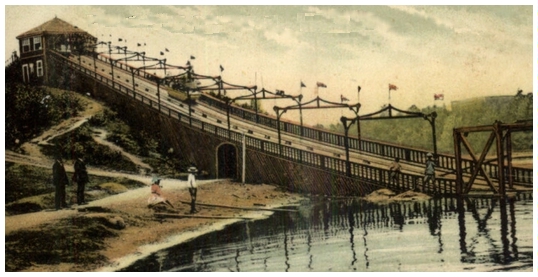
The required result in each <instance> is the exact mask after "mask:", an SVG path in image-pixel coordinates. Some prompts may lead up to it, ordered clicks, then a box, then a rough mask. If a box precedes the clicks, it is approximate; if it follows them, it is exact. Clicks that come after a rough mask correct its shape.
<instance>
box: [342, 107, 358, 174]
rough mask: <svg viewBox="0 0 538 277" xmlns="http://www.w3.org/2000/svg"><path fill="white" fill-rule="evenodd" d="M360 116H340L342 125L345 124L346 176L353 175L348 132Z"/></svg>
mask: <svg viewBox="0 0 538 277" xmlns="http://www.w3.org/2000/svg"><path fill="white" fill-rule="evenodd" d="M358 119H359V117H358V116H357V117H355V118H353V119H351V118H347V117H345V116H342V117H340V121H341V122H342V125H344V130H345V138H344V147H345V148H346V176H347V177H351V163H350V162H349V142H348V133H349V127H351V125H353V123H355V121H357V120H358Z"/></svg>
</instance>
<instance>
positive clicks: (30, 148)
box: [6, 93, 153, 172]
mask: <svg viewBox="0 0 538 277" xmlns="http://www.w3.org/2000/svg"><path fill="white" fill-rule="evenodd" d="M73 95H74V96H75V97H78V98H79V99H80V101H81V102H82V103H83V104H84V110H83V111H82V112H81V113H80V114H79V116H76V117H72V118H69V119H66V120H64V121H62V122H60V123H59V124H57V125H55V126H53V127H51V128H50V129H48V130H46V131H44V132H43V133H42V134H41V135H39V136H38V137H36V138H34V139H32V140H31V141H30V142H26V143H24V144H23V145H21V149H22V150H23V151H24V153H25V154H26V155H25V156H27V158H24V157H22V156H21V155H18V154H16V153H15V152H13V151H7V150H6V161H12V162H18V163H23V164H29V165H34V164H33V163H32V162H37V163H38V166H44V165H46V166H47V167H52V164H53V161H52V160H51V159H49V158H48V157H47V156H45V155H43V153H42V152H41V146H43V145H50V144H49V142H50V141H51V140H52V139H54V138H55V137H58V136H61V135H64V134H66V133H69V132H72V131H73V130H75V129H77V128H79V127H80V126H81V125H82V124H84V123H85V122H86V121H87V120H88V119H89V118H91V117H92V116H94V115H96V114H98V113H100V112H102V111H103V109H104V107H103V105H102V104H101V103H99V102H98V101H95V100H93V99H92V98H90V97H87V96H84V95H80V94H77V93H73ZM92 131H93V133H94V134H95V135H94V136H93V138H94V140H95V142H97V143H99V144H102V145H105V146H107V147H109V148H111V149H113V150H114V151H119V152H121V153H122V155H124V156H125V157H127V158H128V159H129V160H131V161H132V162H133V163H134V164H135V165H138V166H139V167H140V168H142V169H144V172H151V171H153V168H152V167H151V166H150V165H148V164H147V163H144V162H143V161H142V159H141V158H140V157H137V156H135V155H132V154H131V153H128V152H126V151H124V150H123V148H121V147H119V146H117V145H115V144H114V143H112V142H109V141H107V140H105V138H106V136H107V134H108V133H107V131H106V130H104V129H100V128H93V129H92Z"/></svg>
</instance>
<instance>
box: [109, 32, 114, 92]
mask: <svg viewBox="0 0 538 277" xmlns="http://www.w3.org/2000/svg"><path fill="white" fill-rule="evenodd" d="M111 43H112V42H110V41H109V42H108V60H109V61H110V74H112V87H114V64H113V61H112V47H111Z"/></svg>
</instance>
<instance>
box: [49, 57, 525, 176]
mask: <svg viewBox="0 0 538 277" xmlns="http://www.w3.org/2000/svg"><path fill="white" fill-rule="evenodd" d="M55 54H56V55H57V56H59V57H61V58H63V59H65V57H63V56H62V55H61V54H59V53H55ZM65 60H66V61H67V62H69V63H70V64H74V65H76V66H78V69H80V70H81V71H88V72H87V74H88V75H90V76H91V77H94V78H97V75H96V74H95V72H93V71H91V70H87V69H85V68H83V67H80V65H78V64H76V63H73V62H71V61H69V60H68V59H65ZM113 65H114V66H116V65H115V64H113ZM118 68H120V69H123V68H122V67H121V66H119V67H118ZM149 81H151V80H149ZM117 86H119V87H120V91H122V87H123V88H124V89H123V90H125V91H127V92H130V93H131V94H133V95H134V96H133V97H134V98H136V97H137V95H138V93H136V92H135V91H133V90H132V88H126V87H124V86H122V85H120V84H117ZM113 88H114V86H113ZM138 97H142V100H143V99H144V97H145V96H141V95H140V96H138ZM148 99H149V98H148ZM199 100H202V101H201V102H203V103H206V104H208V105H209V106H211V107H215V108H218V109H221V110H225V109H226V108H227V107H226V104H225V103H223V101H220V100H218V99H216V98H214V97H211V96H209V95H207V94H202V95H201V97H200V99H199ZM150 102H151V100H150ZM161 104H162V103H161ZM152 105H153V104H152ZM157 106H158V104H157ZM165 111H166V109H164V110H163V112H165ZM169 112H170V111H169ZM230 114H231V115H235V116H237V117H239V118H242V119H244V120H248V121H253V122H255V121H256V114H255V113H254V112H252V111H250V110H247V109H243V108H240V107H237V106H231V107H230ZM187 117H188V116H187ZM192 121H193V122H195V121H196V120H195V119H194V118H193V119H192ZM205 124H208V123H205ZM258 124H262V125H264V126H268V127H270V128H273V129H276V125H277V120H276V119H275V118H272V117H270V116H265V115H261V114H260V115H259V119H258ZM280 128H281V130H282V131H284V132H287V133H290V134H294V135H297V136H299V135H300V134H301V130H300V128H301V126H299V125H297V124H294V123H292V122H288V121H280ZM303 128H304V129H303V134H304V137H307V138H310V139H314V140H316V141H319V142H322V143H326V144H331V145H337V146H341V147H343V145H344V140H345V137H344V136H343V135H341V134H336V133H332V132H326V131H322V130H318V129H314V128H309V127H303ZM224 130H225V132H226V133H227V132H231V133H234V131H232V130H228V129H224ZM348 142H349V147H350V149H354V150H359V149H360V150H361V151H365V152H367V153H371V154H375V155H379V156H384V157H399V158H400V159H401V160H403V161H408V162H414V163H420V164H422V163H424V162H425V160H426V153H427V152H426V151H425V150H421V149H414V148H410V147H402V146H398V145H392V144H390V143H382V142H378V141H373V140H364V139H362V140H361V141H360V143H359V141H358V140H357V139H356V138H349V137H348ZM265 143H268V142H263V144H265ZM276 145H278V144H276ZM282 147H284V148H283V149H288V148H290V147H289V146H287V145H282ZM291 149H295V148H293V147H291ZM296 150H298V151H303V150H299V149H296ZM286 151H292V150H286ZM292 152H293V151H292ZM306 153H310V152H306ZM301 155H303V154H302V152H301ZM304 155H307V154H304ZM285 157H287V156H285ZM326 158H327V159H329V160H331V159H333V157H326ZM324 159H325V158H324ZM338 160H339V161H340V162H338V163H345V161H343V160H340V159H338ZM438 163H439V165H438V167H439V168H443V169H448V170H455V158H454V157H453V156H450V155H446V154H440V155H438ZM352 164H353V163H352ZM341 165H342V166H344V168H345V164H341ZM473 165H474V162H473V161H472V160H463V167H464V168H467V169H468V170H469V171H470V170H471V169H472V166H473ZM357 166H359V167H361V168H362V166H364V165H358V164H357ZM496 167H497V166H496V165H494V164H488V165H486V168H485V170H486V171H487V172H489V174H490V175H491V177H492V178H497V173H496V170H495V169H496ZM354 168H355V166H354V165H352V171H353V170H354ZM343 172H344V173H345V169H344V171H343ZM512 174H513V176H514V181H515V182H520V183H532V170H529V169H525V168H517V167H513V172H512ZM352 176H358V175H356V174H353V172H352ZM413 176H414V175H413ZM437 179H439V178H437ZM439 180H442V179H439ZM446 180H450V179H446Z"/></svg>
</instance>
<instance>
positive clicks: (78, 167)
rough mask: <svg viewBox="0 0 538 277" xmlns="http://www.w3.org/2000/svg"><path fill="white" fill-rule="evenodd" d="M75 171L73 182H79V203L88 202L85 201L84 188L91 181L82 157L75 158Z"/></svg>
mask: <svg viewBox="0 0 538 277" xmlns="http://www.w3.org/2000/svg"><path fill="white" fill-rule="evenodd" d="M74 167H75V173H74V174H73V182H76V183H77V204H78V205H84V204H87V203H86V201H84V189H85V186H86V184H87V183H88V182H89V181H90V179H89V177H88V171H87V170H86V164H85V163H84V160H82V158H80V157H78V158H77V159H76V160H75V166H74Z"/></svg>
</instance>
